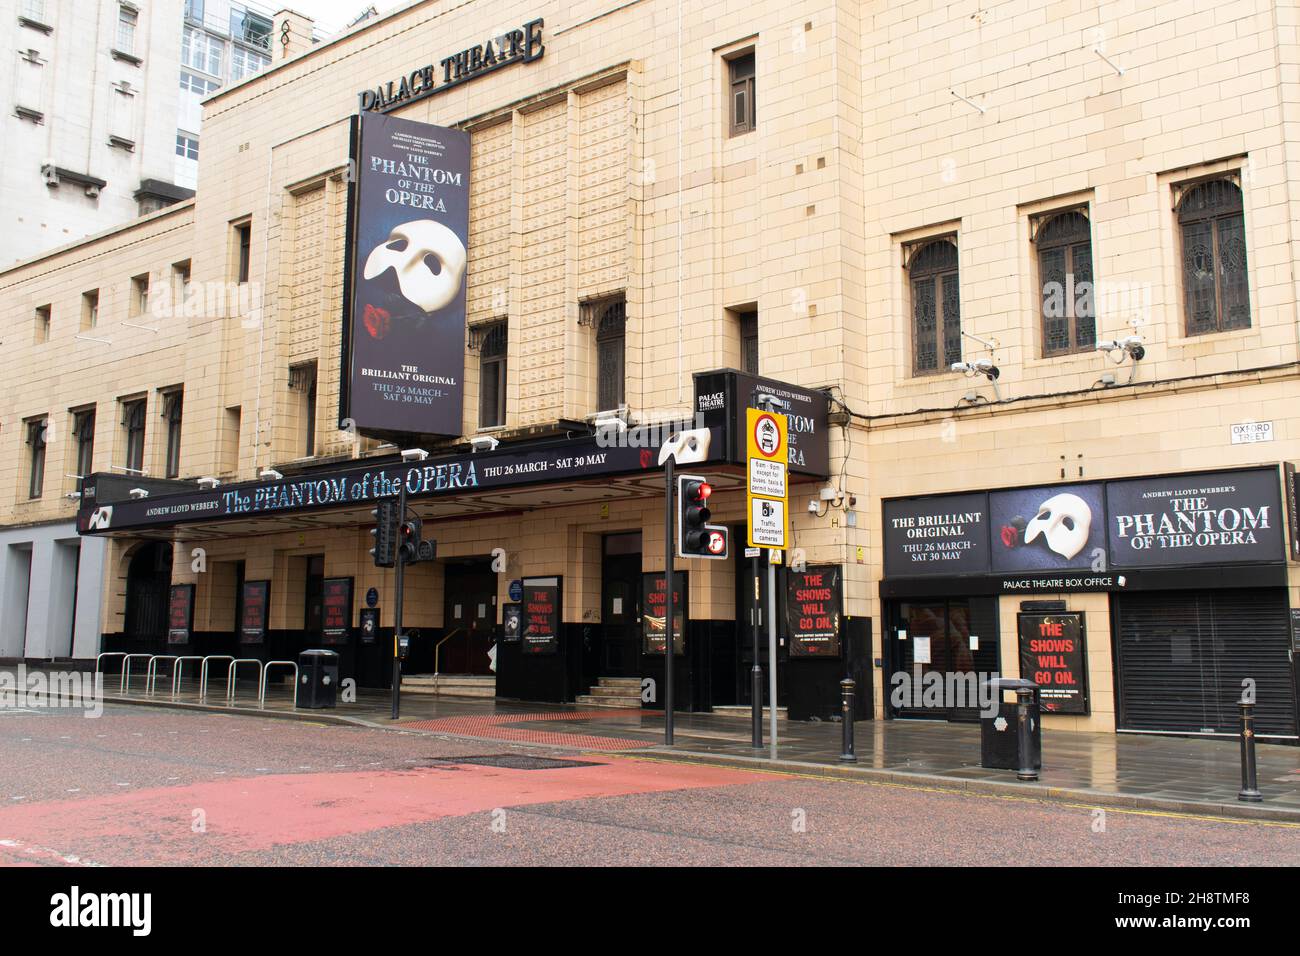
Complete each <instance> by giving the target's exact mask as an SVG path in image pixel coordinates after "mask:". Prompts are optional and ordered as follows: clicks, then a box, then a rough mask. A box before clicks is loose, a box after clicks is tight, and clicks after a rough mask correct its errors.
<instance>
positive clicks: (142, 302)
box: [131, 273, 149, 315]
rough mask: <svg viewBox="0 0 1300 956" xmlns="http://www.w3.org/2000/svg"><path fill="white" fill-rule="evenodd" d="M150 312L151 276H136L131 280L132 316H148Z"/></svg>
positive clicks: (146, 274)
mask: <svg viewBox="0 0 1300 956" xmlns="http://www.w3.org/2000/svg"><path fill="white" fill-rule="evenodd" d="M148 312H149V275H148V273H145V274H144V275H139V276H136V277H135V278H133V279H132V280H131V314H132V315H146V314H148Z"/></svg>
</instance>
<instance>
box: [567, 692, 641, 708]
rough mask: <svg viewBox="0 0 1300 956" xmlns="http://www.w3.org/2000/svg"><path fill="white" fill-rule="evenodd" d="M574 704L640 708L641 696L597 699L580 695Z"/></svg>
mask: <svg viewBox="0 0 1300 956" xmlns="http://www.w3.org/2000/svg"><path fill="white" fill-rule="evenodd" d="M592 689H593V690H594V689H595V688H592ZM574 703H575V704H581V705H582V706H584V707H611V708H613V707H618V708H628V707H631V708H639V707H640V706H641V695H640V694H637V695H636V696H635V697H597V696H595V695H594V694H579V695H578V696H577V697H575V698H574Z"/></svg>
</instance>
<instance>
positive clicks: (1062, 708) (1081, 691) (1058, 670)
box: [1016, 613, 1089, 714]
mask: <svg viewBox="0 0 1300 956" xmlns="http://www.w3.org/2000/svg"><path fill="white" fill-rule="evenodd" d="M1016 621H1017V626H1018V630H1019V633H1020V676H1021V677H1022V678H1025V679H1027V680H1031V681H1033V682H1034V683H1036V684H1037V685H1038V686H1039V688H1041V691H1040V693H1041V698H1042V707H1043V710H1044V711H1045V712H1047V713H1051V714H1087V713H1088V712H1089V704H1088V653H1087V641H1086V637H1085V635H1084V628H1083V615H1082V614H1078V613H1065V614H1018V615H1016Z"/></svg>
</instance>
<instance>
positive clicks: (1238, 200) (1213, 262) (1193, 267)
mask: <svg viewBox="0 0 1300 956" xmlns="http://www.w3.org/2000/svg"><path fill="white" fill-rule="evenodd" d="M1183 188H1185V189H1186V191H1185V192H1183V193H1182V196H1181V198H1180V199H1179V201H1178V206H1177V210H1178V228H1179V239H1180V240H1181V244H1182V260H1183V261H1182V280H1183V317H1184V321H1185V323H1186V329H1187V334H1188V335H1203V334H1205V333H1207V332H1226V331H1229V330H1231V329H1248V328H1250V285H1249V282H1248V280H1247V276H1246V218H1245V212H1244V207H1243V204H1242V195H1241V187H1240V186H1238V185H1237V184H1236V183H1235V182H1233V181H1232V180H1231V179H1213V180H1210V181H1209V182H1204V183H1199V184H1197V185H1195V186H1191V187H1183Z"/></svg>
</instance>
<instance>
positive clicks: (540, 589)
mask: <svg viewBox="0 0 1300 956" xmlns="http://www.w3.org/2000/svg"><path fill="white" fill-rule="evenodd" d="M523 608H524V616H523V620H522V622H521V623H522V624H523V647H522V650H523V652H524V653H525V654H555V653H558V652H559V650H560V579H559V578H524V600H523Z"/></svg>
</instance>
